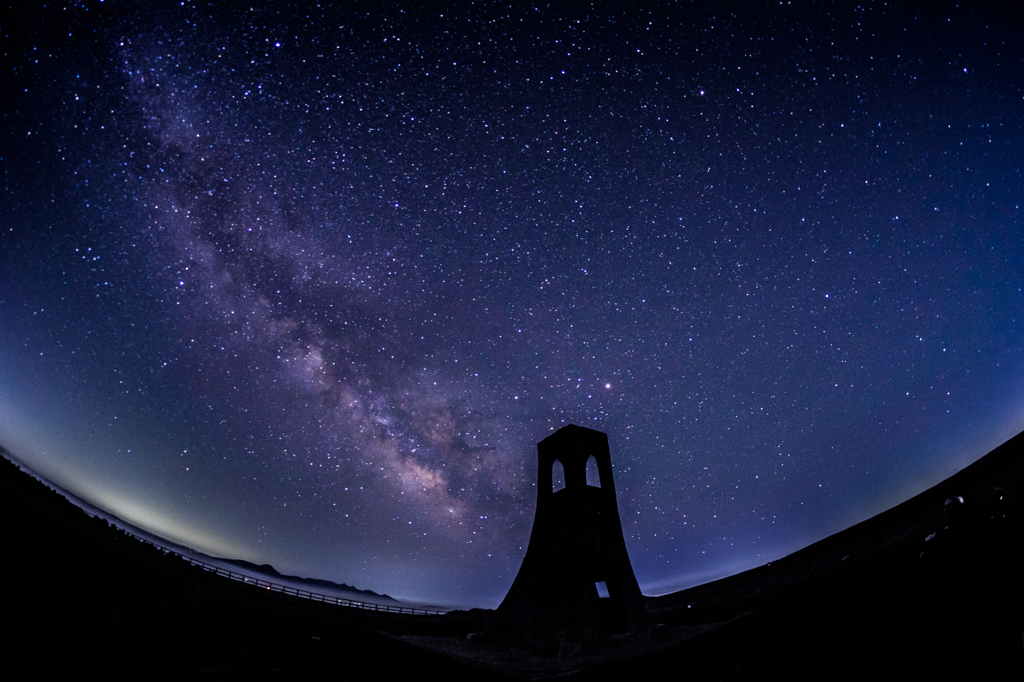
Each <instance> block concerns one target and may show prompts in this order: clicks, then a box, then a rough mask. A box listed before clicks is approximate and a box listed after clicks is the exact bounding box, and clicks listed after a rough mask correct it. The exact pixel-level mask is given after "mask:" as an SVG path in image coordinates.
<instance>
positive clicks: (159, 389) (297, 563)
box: [0, 1, 1024, 606]
mask: <svg viewBox="0 0 1024 682" xmlns="http://www.w3.org/2000/svg"><path fill="white" fill-rule="evenodd" d="M322 4H324V5H326V4H327V3H322ZM381 4H382V3H339V7H335V8H326V9H325V8H323V7H317V6H313V5H309V6H306V5H289V4H288V3H267V2H253V3H251V4H240V3H233V2H225V1H220V2H210V3H203V2H182V3H177V2H174V3H166V4H161V3H157V2H110V1H108V2H103V3H101V2H95V1H93V2H79V3H73V6H67V7H63V6H59V5H54V6H50V7H48V8H44V9H38V10H36V12H37V13H36V14H33V15H31V16H16V15H15V14H14V13H13V12H12V11H10V10H4V13H3V21H2V24H0V31H2V40H0V49H2V51H3V53H4V54H3V71H2V77H0V93H2V100H0V121H2V127H0V132H2V138H0V139H2V142H0V145H2V147H0V172H2V178H0V182H2V192H0V247H2V248H0V445H2V446H3V447H5V448H7V449H8V450H9V451H10V452H12V453H13V454H14V455H15V456H17V457H18V458H20V459H21V460H22V461H24V462H25V463H26V464H28V465H29V466H31V467H33V468H35V469H36V470H37V471H39V472H40V473H41V474H43V475H44V476H47V477H49V478H50V479H52V480H53V481H54V482H56V483H58V484H60V485H63V486H65V487H67V488H68V489H69V490H71V491H72V492H74V493H76V494H78V495H80V496H82V497H83V498H85V499H87V500H89V501H91V502H93V503H94V504H96V505H99V506H101V507H103V508H105V509H107V510H109V511H111V512H113V513H115V514H117V515H119V516H121V517H122V518H124V519H126V520H128V521H130V522H132V523H135V524H137V525H139V526H141V527H143V528H145V529H147V530H151V531H153V532H156V533H158V534H160V535H162V536H164V537H166V538H169V539H172V540H174V541H177V542H179V543H182V544H185V545H188V546H190V547H194V548H196V549H199V550H202V551H204V552H207V553H209V554H212V555H217V556H227V557H233V558H242V559H248V560H250V561H254V562H257V563H271V564H273V565H274V566H275V567H276V568H278V569H279V570H280V571H282V572H284V573H291V574H297V575H304V576H311V577H320V578H327V579H332V580H336V581H338V582H347V583H349V584H353V585H356V586H358V587H361V588H368V589H372V590H376V591H378V592H387V593H389V594H391V595H393V596H396V597H399V598H406V599H413V600H421V601H431V602H434V603H445V604H459V605H477V606H495V605H497V603H498V602H500V600H501V598H502V597H503V596H504V594H505V592H506V590H507V589H508V587H509V585H510V584H511V582H512V579H513V578H514V577H515V573H516V571H517V570H518V567H519V564H520V561H521V560H522V557H523V554H524V553H525V550H526V544H527V541H528V538H529V533H530V529H531V524H532V522H533V510H534V503H535V500H536V487H535V482H536V477H537V471H536V458H537V455H536V445H535V444H536V442H537V441H539V440H541V439H542V438H544V437H545V436H546V435H548V434H549V433H551V432H552V431H553V430H554V429H557V428H558V427H560V426H562V425H564V424H568V423H575V424H579V425H582V426H587V427H590V428H594V429H598V430H601V431H604V432H606V433H608V435H609V441H610V445H611V452H612V463H613V467H614V471H615V484H616V488H617V493H618V504H619V511H620V514H621V517H622V521H623V530H624V533H625V538H626V545H627V547H628V549H629V553H630V557H631V560H632V563H633V567H634V570H635V572H636V575H637V578H638V580H639V582H640V585H641V588H642V589H643V591H644V592H645V593H646V594H660V593H665V592H668V591H672V590H675V589H679V588H681V587H685V586H688V585H692V584H696V583H699V582H703V581H706V580H710V579H713V578H716V577H721V576H724V575H727V574H729V573H733V572H737V571H739V570H742V569H745V568H749V567H753V566H756V565H760V564H763V563H765V562H767V561H770V560H773V559H776V558H778V557H780V556H783V555H785V554H787V553H789V552H792V551H794V550H796V549H799V548H801V547H803V546H806V545H807V544H810V543H811V542H813V541H815V540H818V539H820V538H822V537H825V536H826V535H829V534H831V533H834V532H836V531H839V530H841V529H843V528H845V527H848V526H849V525H852V524H853V523H855V522H857V521H860V520H862V519H864V518H867V517H869V516H872V515H874V514H876V513H878V512H880V511H882V510H884V509H886V508H888V507H891V506H892V505H894V504H896V503H898V502H900V501H902V500H903V499H906V498H908V497H909V496H911V495H913V494H915V493H917V492H919V491H920V490H922V489H924V488H926V487H928V486H930V485H932V484H934V483H936V482H938V481H939V480H941V479H944V478H946V477H947V476H949V475H950V474H952V473H953V472H955V471H956V470H958V469H960V468H962V467H963V466H965V465H967V464H968V463H970V462H971V461H974V460H975V459H977V458H978V457H980V456H981V455H983V454H985V453H986V452H987V451H988V450H990V449H991V448H993V447H994V446H996V445H998V444H999V443H1000V442H1002V441H1003V440H1005V439H1006V438H1008V437H1010V436H1011V435H1014V434H1015V433H1017V432H1018V431H1020V430H1021V429H1024V324H1022V319H1021V318H1022V315H1024V219H1022V218H1024V213H1022V211H1021V202H1022V199H1024V178H1022V170H1024V41H1022V39H1021V35H1024V31H1022V29H1024V26H1022V25H1021V23H1020V22H1019V21H1018V19H1017V17H1016V15H1015V13H1014V11H1013V8H1012V6H1011V7H1004V6H1003V5H1001V4H998V3H966V5H967V6H966V7H964V6H961V7H959V8H958V7H956V6H954V5H946V4H943V3H928V5H927V8H926V9H907V8H900V7H896V8H894V7H893V6H892V5H891V4H885V3H878V2H865V3H861V4H859V5H857V4H853V3H850V4H845V3H815V4H811V3H805V4H804V3H801V4H796V3H794V4H790V3H788V2H786V3H778V2H774V3H765V4H764V5H763V6H760V7H758V8H755V9H749V6H750V3H737V4H735V5H729V4H722V3H709V4H712V5H715V8H714V9H707V8H702V7H700V6H691V5H689V4H686V3H673V4H671V5H667V6H666V7H664V8H662V9H655V10H638V9H633V8H631V3H600V4H597V5H596V6H592V7H590V8H583V9H578V10H576V11H562V10H559V9H557V8H552V7H548V6H538V7H536V8H533V7H531V6H529V5H522V6H520V7H517V8H515V9H508V8H505V7H501V6H497V5H492V4H488V3H476V4H472V3H458V6H459V9H457V10H455V9H438V8H437V7H436V6H433V5H430V4H413V3H408V5H409V7H407V8H404V7H403V6H404V5H406V4H407V3H397V4H396V5H394V6H392V7H391V8H390V9H388V8H384V9H382V8H381ZM637 4H640V3H637ZM922 4H923V3H922ZM979 4H981V5H985V7H986V8H984V9H978V7H976V5H979ZM69 5H71V3H69ZM1018 9H1019V7H1018Z"/></svg>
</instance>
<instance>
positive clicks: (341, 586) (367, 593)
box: [218, 559, 401, 604]
mask: <svg viewBox="0 0 1024 682" xmlns="http://www.w3.org/2000/svg"><path fill="white" fill-rule="evenodd" d="M218 561H222V562H224V563H226V564H231V565H232V566H238V567H239V568H241V569H242V570H244V571H247V572H249V573H258V574H260V575H265V576H267V579H268V580H269V581H271V582H273V581H274V580H287V581H289V582H293V583H302V584H303V585H308V586H309V588H310V592H315V591H316V590H314V589H313V588H319V589H328V590H340V591H343V592H352V593H354V594H358V595H362V596H364V597H373V598H375V599H377V600H381V599H383V600H387V601H393V602H395V603H396V604H400V603H401V602H399V601H398V600H397V599H395V598H394V597H391V596H388V595H386V594H377V593H376V592H374V591H373V590H360V589H359V588H358V587H352V586H351V585H348V584H346V583H336V582H332V581H330V580H323V579H322V578H300V577H298V576H294V575H283V574H281V573H279V572H278V570H277V569H276V568H274V567H273V566H271V565H270V564H254V563H252V562H251V561H246V560H244V559H218Z"/></svg>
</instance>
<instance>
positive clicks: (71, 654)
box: [0, 434, 1024, 680]
mask: <svg viewBox="0 0 1024 682" xmlns="http://www.w3.org/2000/svg"><path fill="white" fill-rule="evenodd" d="M1022 484H1024V434H1022V435H1019V436H1017V437H1015V438H1013V439H1012V440H1010V441H1008V442H1007V443H1005V444H1004V445H1002V446H1000V447H999V448H997V449H996V450H994V451H993V452H992V453H990V454H989V455H987V456H986V457H984V458H982V459H981V460H979V461H978V462H976V463H975V464H973V465H972V466H970V467H968V468H966V469H964V470H963V471H961V472H959V473H958V474H956V475H955V476H953V477H951V478H950V479H948V480H946V481H944V482H943V483H941V484H939V485H938V486H935V487H934V488H932V489H930V490H928V491H925V492H924V493H922V494H920V495H918V496H917V497H914V498H913V499H911V500H909V501H907V502H905V503H903V504H901V505H899V506H897V507H895V508H893V509H891V510H889V511H887V512H885V513H883V514H880V515H878V516H876V517H874V518H872V519H869V520H868V521H865V522H864V523H861V524H858V525H857V526H854V527H852V528H850V529H848V530H846V531H844V532H842V533H838V534H836V535H833V536H832V537H829V538H826V539H825V540H823V541H821V542H819V543H816V544H815V545H812V546H810V547H808V548H806V549H804V550H801V551H799V552H797V553H795V554H793V555H790V556H788V557H786V558H784V559H782V560H779V561H776V562H773V563H772V564H770V565H767V566H763V567H760V568H757V569H754V570H752V571H747V572H746V573H742V574H739V575H736V576H732V577H730V578H726V579H724V580H719V581H716V582H714V583H710V584H707V585H703V586H700V587H696V588H693V589H689V590H686V591H683V592H678V593H675V594H672V595H667V596H663V597H653V598H647V607H648V611H649V613H650V614H651V617H652V622H653V623H654V624H655V625H654V628H653V630H652V632H651V633H649V634H647V633H643V634H640V635H628V636H627V635H624V636H617V637H612V638H607V639H604V640H600V641H597V642H590V643H586V642H584V643H568V642H567V643H555V644H554V645H553V646H552V647H551V648H550V650H547V651H527V650H519V649H514V648H509V647H507V646H501V645H498V644H496V643H493V642H491V643H488V642H487V641H486V640H485V639H483V638H476V639H471V638H469V637H468V635H470V634H471V633H476V632H479V631H480V630H482V628H483V625H484V624H485V622H486V618H487V616H488V614H489V612H486V611H473V612H455V613H451V614H448V615H446V616H409V615H396V614H381V613H373V612H369V611H360V610H356V609H348V608H342V607H337V606H331V605H325V604H319V603H315V602H311V601H308V600H303V599H297V598H295V597H291V596H288V595H283V594H277V593H273V592H268V591H266V590H260V589H257V588H255V587H252V586H250V585H245V584H243V583H239V582H233V581H230V580H226V579H224V578H221V577H218V576H215V575H212V574H210V573H207V572H205V571H203V570H201V569H199V568H196V567H193V566H190V565H188V564H187V563H185V562H184V561H182V560H181V559H179V558H177V557H176V556H174V555H168V554H165V553H163V552H161V551H160V550H158V549H156V548H154V547H152V546H149V545H146V544H143V543H140V542H138V541H136V540H134V539H133V538H131V537H130V536H127V535H125V534H124V533H122V532H120V531H119V530H117V529H115V528H113V527H111V526H109V525H108V524H107V523H106V522H105V521H101V520H98V519H94V518H91V517H89V516H87V515H86V514H84V513H83V512H82V511H81V510H80V509H78V508H77V507H75V506H74V505H72V504H71V503H70V502H68V501H67V500H65V499H64V498H63V497H62V496H60V495H58V494H57V493H54V492H53V491H51V490H49V489H48V488H46V487H45V486H44V485H42V484H41V483H39V482H38V481H36V480H35V479H33V478H31V477H30V476H28V475H26V474H24V473H23V472H21V471H20V470H18V468H17V467H16V466H14V465H12V464H11V463H9V462H8V461H6V460H2V461H0V504H2V515H0V518H2V521H0V523H2V531H0V532H2V537H3V546H4V554H3V557H4V558H3V562H2V571H3V573H2V575H3V578H4V587H5V590H6V594H5V597H4V610H3V613H4V617H5V620H6V621H7V622H8V623H10V624H12V625H13V634H11V635H8V636H7V637H6V638H5V639H4V640H3V642H4V643H3V648H4V651H5V653H6V657H7V661H8V666H11V667H12V669H15V667H17V668H21V666H22V662H27V663H28V668H29V670H30V671H31V672H32V673H33V674H35V675H38V676H40V677H43V676H45V677H54V676H56V675H70V674H75V673H80V672H82V671H85V670H94V671H97V672H100V673H102V674H103V675H104V676H105V677H108V678H109V677H115V678H127V677H132V678H145V679H154V678H165V679H225V680H233V679H239V680H241V679H246V680H250V679H296V680H316V679H327V678H330V679H368V678H371V677H373V678H390V677H393V676H397V675H405V674H410V673H412V674H415V675H416V676H417V677H419V678H425V679H439V678H447V679H516V678H519V679H522V678H544V677H553V676H556V675H565V676H568V677H570V678H573V679H619V678H621V679H627V678H637V679H643V678H647V679H650V678H653V679H679V678H687V679H691V680H702V679H713V680H718V679H722V680H734V679H761V678H765V677H768V676H775V677H786V678H790V679H792V678H801V679H805V678H811V677H814V678H822V677H825V678H830V679H836V678H840V679H867V678H883V679H886V678H896V677H907V676H911V677H914V678H924V677H925V676H931V677H936V678H939V679H952V678H969V679H997V678H1009V679H1020V674H1021V673H1022V672H1024V617H1022V613H1024V585H1022V557H1024V508H1022V491H1024V485H1022ZM961 500H962V501H961Z"/></svg>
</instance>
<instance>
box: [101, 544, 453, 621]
mask: <svg viewBox="0 0 1024 682" xmlns="http://www.w3.org/2000/svg"><path fill="white" fill-rule="evenodd" d="M120 530H121V531H123V532H124V533H125V534H126V535H130V536H131V537H133V538H135V539H136V540H139V541H141V542H144V543H146V544H147V545H150V546H151V547H155V548H156V549H158V550H160V551H161V552H163V553H164V554H172V555H174V556H176V557H178V558H179V559H183V560H185V561H187V562H188V563H190V564H192V565H193V566H197V567H199V568H201V569H203V570H204V571H209V572H210V573H213V574H215V575H219V576H222V577H224V578H228V579H230V580H236V581H238V582H241V583H245V584H246V585H252V586H253V587H257V588H262V589H265V590H269V591H271V592H279V593H281V594H289V595H291V596H293V597H299V598H301V599H310V600H312V601H317V602H322V603H324V604H334V605H336V606H343V607H347V608H350V609H363V610H364V611H377V612H379V613H404V614H411V615H416V616H439V615H443V614H445V613H447V611H444V610H439V609H424V608H418V607H414V606H399V605H391V604H377V603H374V602H366V601H358V600H355V599H345V598H344V597H338V596H335V595H331V594H323V593H321V592H311V591H309V590H300V589H298V588H296V587H290V586H288V585H282V584H280V583H274V582H271V581H269V580H264V579H262V578H254V577H252V576H251V575H246V574H244V573H238V572H237V571H232V570H229V569H226V568H223V567H221V566H217V565H215V564H211V563H208V562H206V561H201V560H199V559H195V558H192V557H190V556H186V555H184V554H181V553H179V552H175V551H174V550H173V549H168V548H167V547H162V546H160V545H158V544H156V543H155V542H153V541H152V540H148V539H146V538H144V537H142V536H141V535H136V534H135V533H132V532H131V531H129V530H125V529H124V528H121V529H120Z"/></svg>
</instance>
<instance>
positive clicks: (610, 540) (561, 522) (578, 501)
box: [487, 425, 648, 646]
mask: <svg viewBox="0 0 1024 682" xmlns="http://www.w3.org/2000/svg"><path fill="white" fill-rule="evenodd" d="M537 453H538V455H539V460H540V466H539V469H538V476H537V515H536V516H535V517H534V520H533V533H532V534H531V536H530V544H529V546H528V547H527V549H526V556H525V557H524V558H523V565H522V566H521V567H520V568H519V574H518V575H517V576H516V579H515V581H514V582H513V583H512V587H511V588H510V589H509V591H508V594H507V595H505V599H504V601H502V602H501V606H499V607H498V610H497V611H496V612H495V614H494V617H493V619H492V621H491V623H490V625H489V627H488V629H487V633H488V634H489V635H491V636H494V637H500V638H504V639H512V640H519V641H522V642H526V643H532V644H536V645H541V646H551V645H557V644H560V643H562V642H574V641H583V640H588V639H595V638H599V637H603V636H607V635H613V634H622V633H628V632H635V631H637V630H643V629H646V628H647V626H648V619H647V611H646V609H645V607H644V601H643V599H644V598H643V595H642V594H641V593H640V587H639V585H637V582H636V577H635V576H634V575H633V567H632V566H631V565H630V563H629V555H628V554H627V553H626V543H625V541H624V540H623V537H622V522H621V521H620V520H619V508H618V505H617V504H616V502H615V484H614V482H613V481H612V462H611V455H610V454H609V452H608V436H607V435H605V434H603V433H601V432H600V431H594V430H591V429H585V428H582V427H580V426H574V425H569V426H566V427H563V428H561V429H559V430H558V431H556V432H555V433H553V434H551V435H550V436H548V437H547V438H545V439H544V440H542V441H541V442H540V443H538V444H537ZM591 457H593V458H594V459H595V460H596V462H597V471H598V474H599V476H600V487H596V486H590V485H587V462H588V460H589V459H590V458H591ZM556 460H557V461H559V462H561V464H562V470H563V472H564V476H565V488H563V489H562V490H559V491H557V492H555V491H553V490H552V469H553V467H554V464H555V461H556Z"/></svg>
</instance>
